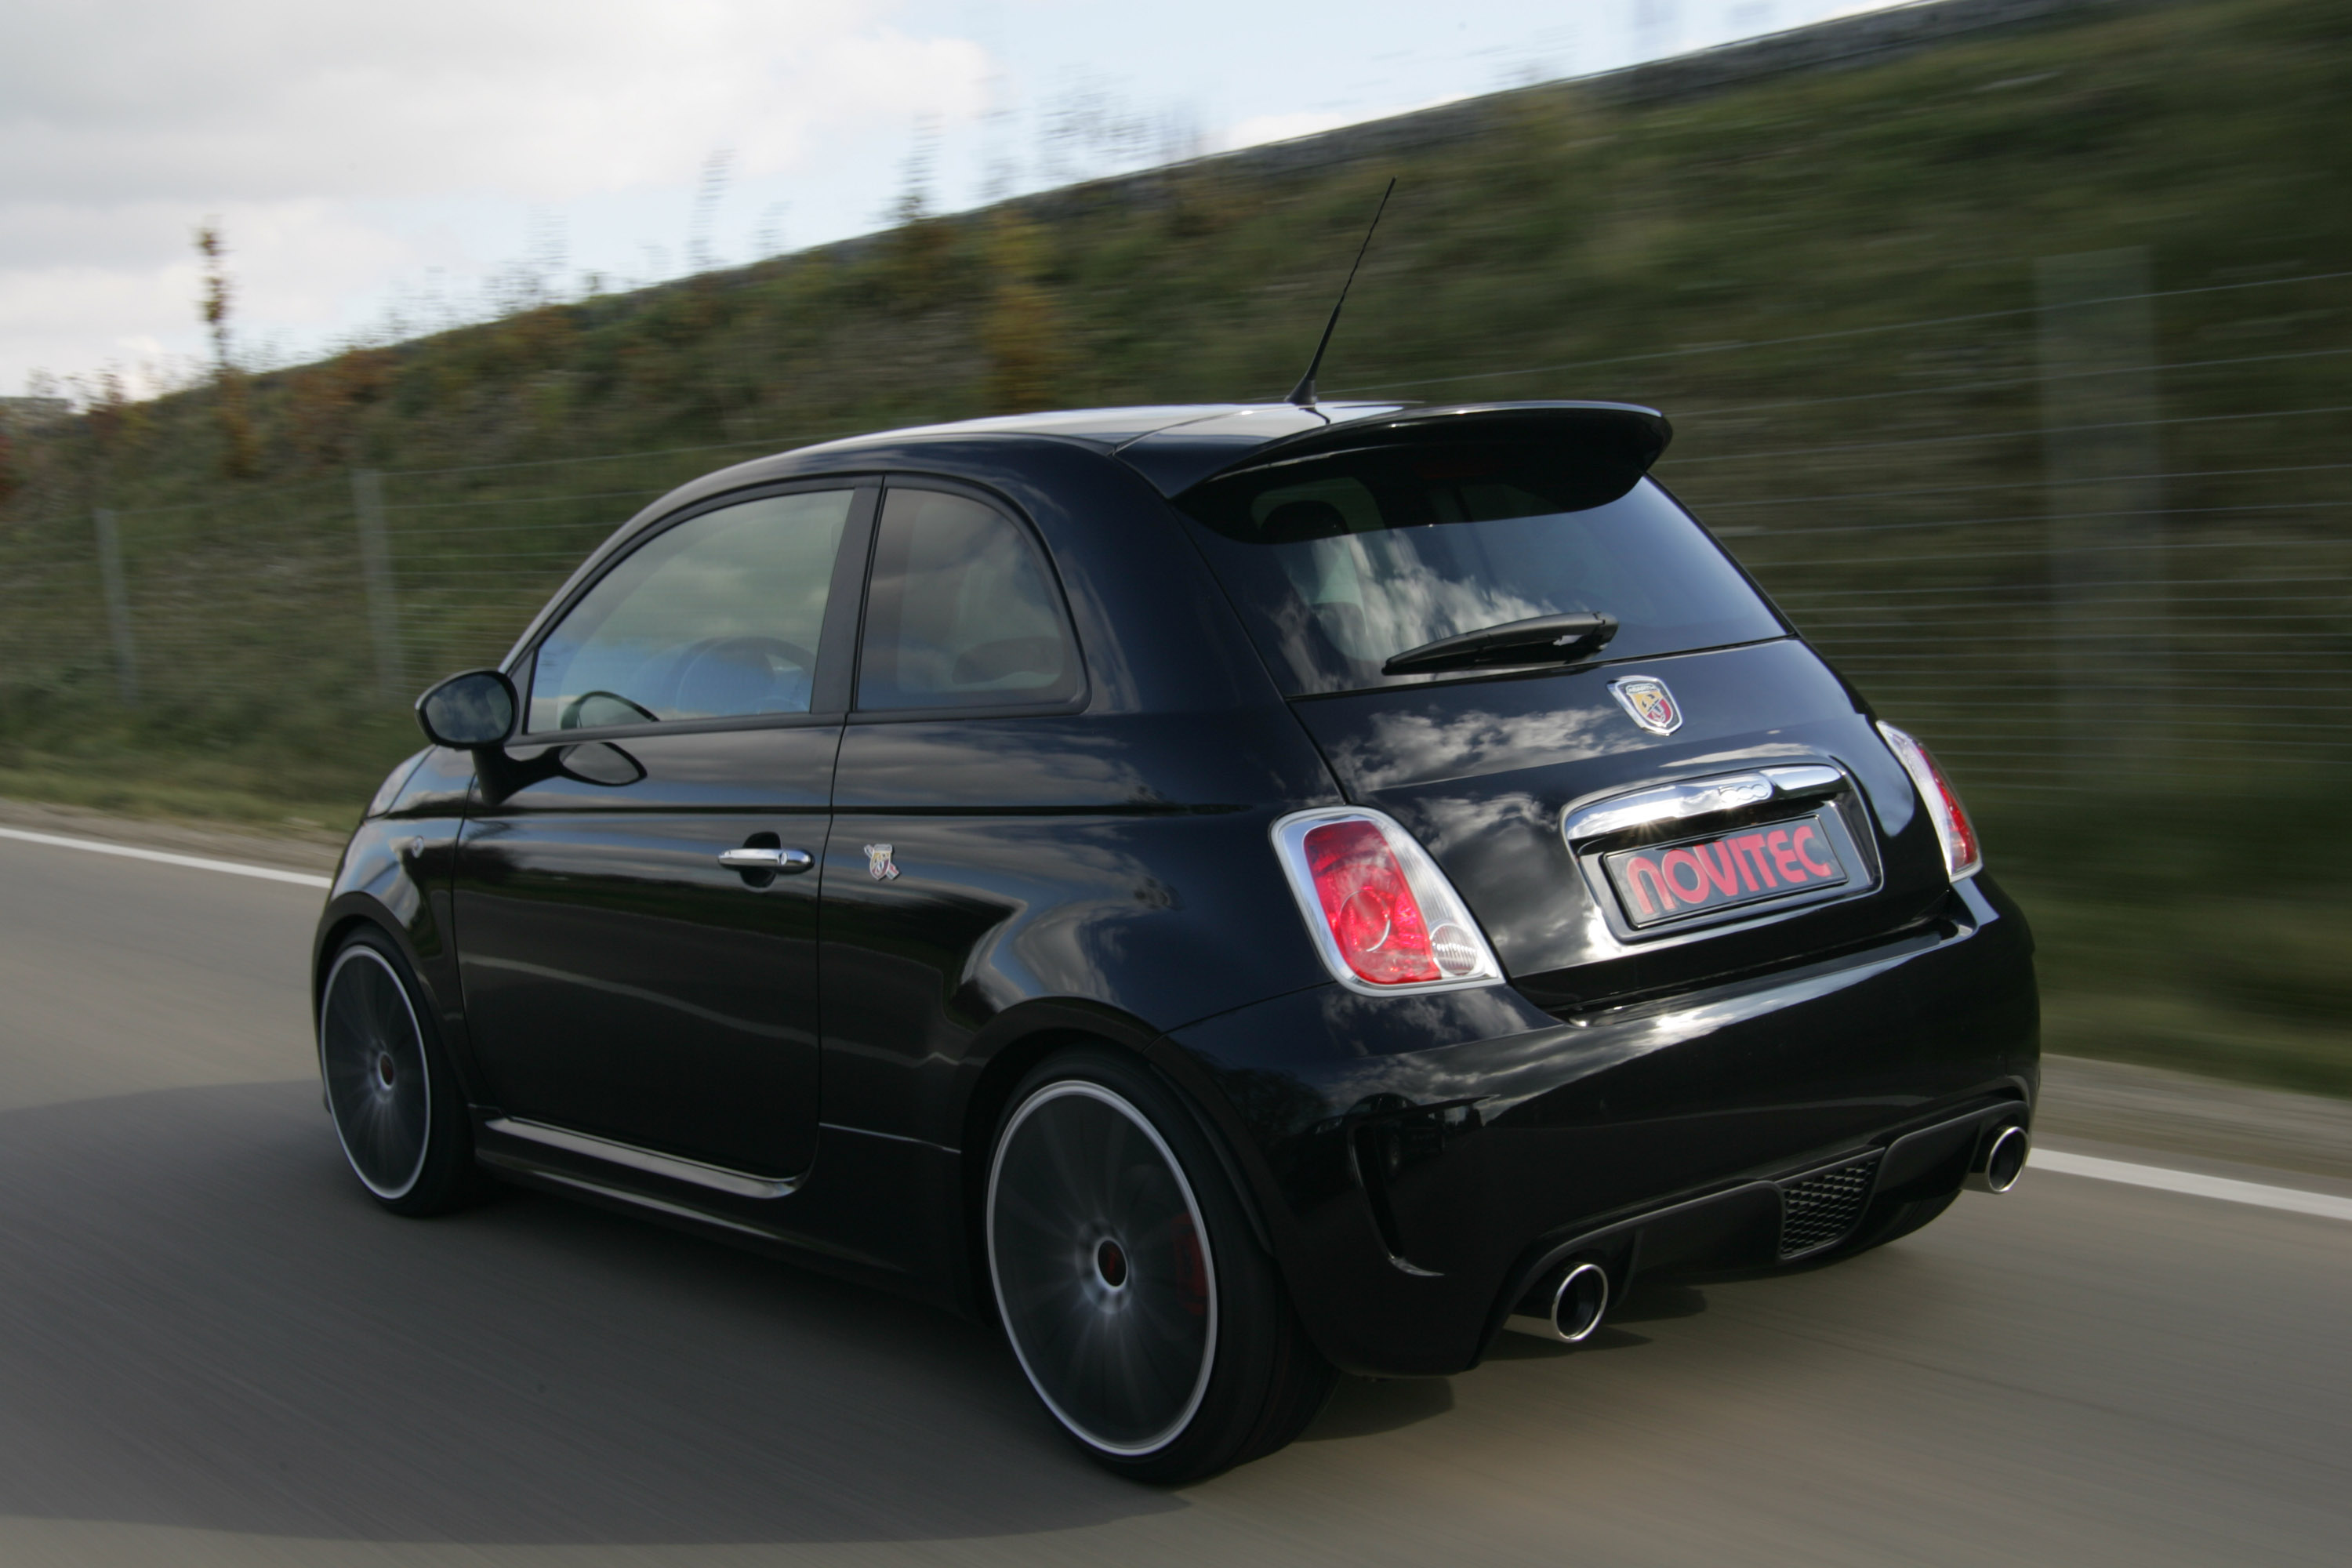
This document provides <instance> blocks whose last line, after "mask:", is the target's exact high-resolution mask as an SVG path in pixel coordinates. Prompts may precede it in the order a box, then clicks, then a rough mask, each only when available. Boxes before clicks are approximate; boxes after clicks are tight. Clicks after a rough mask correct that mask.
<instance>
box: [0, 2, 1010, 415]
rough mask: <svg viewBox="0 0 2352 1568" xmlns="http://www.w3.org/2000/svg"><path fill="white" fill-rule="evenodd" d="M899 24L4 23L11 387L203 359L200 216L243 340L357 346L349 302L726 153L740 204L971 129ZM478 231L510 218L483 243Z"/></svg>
mask: <svg viewBox="0 0 2352 1568" xmlns="http://www.w3.org/2000/svg"><path fill="white" fill-rule="evenodd" d="M901 9H902V7H901V6H900V5H896V4H887V3H884V0H661V3H659V4H654V3H651V0H571V3H569V4H565V5H554V4H549V3H517V0H407V3H406V4H404V5H397V6H383V5H336V4H331V3H330V4H324V5H321V4H319V3H318V0H203V3H201V4H193V5H192V4H188V3H187V0H126V3H118V4H98V5H93V4H89V3H88V0H82V3H79V4H76V3H70V0H9V4H8V5H6V6H5V10H4V11H0V385H7V384H11V383H16V382H21V381H22V379H23V377H24V375H25V374H26V371H28V370H29V369H31V368H32V367H35V366H46V367H48V368H51V369H54V370H57V371H59V372H65V373H76V372H84V373H86V372H88V371H90V370H93V369H96V368H97V367H98V365H99V364H100V363H104V362H105V361H107V360H109V359H116V360H120V359H123V358H126V357H130V356H131V353H132V351H131V345H132V344H142V345H143V344H145V343H147V342H152V343H154V344H155V345H156V352H157V353H159V354H160V353H188V352H191V351H192V350H193V349H194V347H195V346H196V344H197V331H196V324H195V321H194V305H193V300H194V296H195V291H196V279H195V271H194V264H193V257H192V255H191V253H190V250H189V240H190V235H191V231H192V229H193V227H194V225H195V224H196V223H198V222H200V221H202V220H203V219H205V217H207V216H219V217H220V218H221V220H222V222H223V225H224V227H225V228H226V232H227V235H228V237H229V241H230V243H231V246H232V247H233V249H234V254H233V258H232V269H233V272H234V274H235V276H236V281H237V284H238V289H239V295H240V300H239V310H238V313H239V315H240V317H241V318H242V320H243V321H245V323H246V324H247V328H248V332H247V336H248V340H253V339H259V338H263V337H267V336H269V335H272V334H280V335H282V334H286V333H289V332H290V333H292V334H294V335H296V336H297V337H301V336H304V335H305V334H307V335H308V336H309V337H310V338H312V339H315V337H316V336H317V335H318V333H319V332H320V331H325V330H328V329H330V328H331V327H333V326H335V325H337V324H339V323H340V324H341V325H345V326H348V325H349V324H351V322H352V317H353V315H354V314H355V311H354V295H355V294H373V295H379V296H380V295H381V293H382V292H383V289H384V288H385V286H386V284H387V283H388V282H389V281H390V280H392V279H396V278H402V277H406V278H409V279H412V280H413V279H414V278H415V274H416V273H417V272H419V271H421V270H422V269H423V268H425V267H428V266H441V267H445V268H449V269H450V271H451V272H452V273H453V274H459V275H464V274H477V275H478V274H479V273H481V272H482V271H484V270H486V269H488V268H489V267H490V266H491V265H493V264H494V262H495V261H496V260H497V259H498V258H499V255H511V254H513V253H514V252H515V251H516V250H518V249H520V245H519V244H518V243H516V241H518V240H519V239H520V225H517V224H514V223H513V222H512V221H511V215H512V213H513V210H514V208H515V207H516V206H517V205H520V204H523V203H536V204H548V205H557V206H560V205H562V204H564V203H567V202H572V201H577V200H582V199H603V198H612V197H618V196H625V195H628V194H629V193H633V192H635V193H644V192H646V191H673V190H676V189H677V188H681V187H685V186H688V185H689V184H691V183H692V181H693V180H694V178H695V176H696V173H697V171H698V166H699V165H700V163H701V162H702V160H703V159H704V158H705V157H707V156H708V155H709V153H711V152H712V151H713V150H714V149H718V148H729V149H731V150H732V151H733V153H734V159H733V169H734V172H735V174H736V177H737V179H738V180H739V181H747V180H756V179H759V178H761V177H762V176H769V177H775V176H786V177H789V176H791V175H793V174H795V173H799V172H804V171H808V170H811V169H824V168H825V167H827V166H828V165H832V164H837V163H840V162H841V161H843V159H844V158H845V155H846V154H850V153H866V154H868V155H870V153H871V151H872V147H873V143H874V142H876V141H877V139H881V140H887V141H888V142H891V144H892V145H893V147H895V146H897V145H898V143H899V142H901V141H902V140H903V138H904V136H905V133H906V131H907V128H908V125H909V124H910V123H911V122H912V121H913V120H914V119H915V117H916V116H918V115H931V116H935V117H937V118H938V119H939V120H940V121H943V122H946V123H948V124H954V123H956V122H959V121H964V120H968V119H970V118H971V117H972V116H974V115H976V114H977V113H978V112H979V111H980V110H982V108H983V107H984V96H985V86H984V84H985V81H986V79H987V77H988V75H989V71H990V64H989V61H988V59H987V58H986V56H985V54H984V53H983V51H982V49H981V48H980V47H979V46H977V45H975V44H973V43H971V42H970V41H968V40H966V39H962V38H959V37H945V36H918V35H916V34H914V33H911V32H908V31H907V30H904V29H902V28H900V27H899V26H894V25H893V21H892V16H893V14H894V13H896V12H898V11H899V10H901ZM469 204H471V206H472V207H473V208H474V209H476V210H473V211H467V208H468V205H469ZM877 205H878V204H877ZM427 207H446V208H449V209H451V210H450V211H448V212H446V213H444V214H442V215H441V216H437V217H436V216H428V215H427V214H425V213H424V212H422V211H420V210H417V209H420V208H427ZM484 208H488V209H490V210H493V211H495V212H496V213H498V214H499V216H498V217H497V218H495V219H492V220H490V222H489V224H488V227H489V228H490V229H492V230H494V231H495V232H496V233H497V235H498V236H499V237H498V238H496V239H493V240H489V241H488V242H485V240H484V237H483V235H484V231H485V226H484V225H483V224H482V223H481V222H480V221H478V220H479V219H480V218H481V216H482V214H481V210H480V209H484ZM469 228H470V232H461V231H465V230H468V229H469ZM509 230H513V231H515V232H514V233H513V234H512V235H511V237H509V232H508V231H509ZM486 243H487V244H488V246H491V247H499V248H498V249H497V251H496V252H495V253H491V254H486V253H485V246H486ZM9 389H10V390H13V389H14V388H13V386H11V387H9Z"/></svg>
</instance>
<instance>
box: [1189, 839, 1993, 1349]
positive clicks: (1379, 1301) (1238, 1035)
mask: <svg viewBox="0 0 2352 1568" xmlns="http://www.w3.org/2000/svg"><path fill="white" fill-rule="evenodd" d="M2038 1034H2039V1029H2038V1009H2037V1005H2036V999H2035V991H2034V984H2033V972H2032V941H2031V938H2030V936H2029V935H2028V933H2027V931H2026V929H2025V924H2024V921H2022V919H2021V918H2020V917H2019V916H2018V914H2017V911H2016V910H2015V908H2014V907H2013V906H2012V905H2011V904H2010V903H2009V902H2008V901H2007V900H2006V899H2005V898H2004V897H2003V896H2002V895H2001V893H2000V890H1999V889H1997V888H1995V887H1994V886H1993V885H1992V884H1991V883H1990V881H1987V880H1986V879H1982V878H1977V879H1971V881H1970V882H1969V883H1966V884H1963V886H1962V887H1961V888H1960V889H1958V890H1956V891H1955V893H1954V894H1953V896H1952V899H1951V901H1950V904H1949V906H1948V918H1946V919H1945V920H1943V921H1941V922H1940V923H1939V924H1937V925H1935V926H1932V927H1929V928H1927V929H1924V930H1921V931H1915V932H1913V933H1912V934H1910V935H1908V936H1906V937H1905V938H1903V939H1901V940H1898V941H1894V942H1888V943H1885V944H1884V945H1882V946H1879V947H1876V948H1872V949H1868V950H1865V951H1863V952H1854V953H1849V954H1846V955H1843V956H1841V957H1838V958H1835V959H1832V960H1829V961H1825V962H1822V963H1815V964H1811V965H1809V966H1806V967H1802V968H1796V969H1790V970H1786V971H1781V972H1779V973H1772V974H1769V975H1766V976H1762V977H1759V978H1755V979H1749V980H1744V981H1740V982H1738V983H1735V984H1724V985H1719V986H1716V987H1711V988H1707V989H1704V990H1700V991H1696V992H1692V993H1688V994H1683V995H1680V996H1676V997H1674V998H1672V999H1669V1000H1666V1001H1662V1002H1657V1003H1654V1004H1649V1005H1637V1006H1628V1007H1622V1008H1614V1009H1609V1010H1605V1011H1601V1012H1597V1013H1594V1014H1592V1015H1591V1016H1580V1017H1577V1018H1572V1019H1570V1020H1567V1021H1563V1020H1561V1019H1559V1018H1555V1017H1553V1016H1550V1015H1549V1014H1547V1013H1545V1012H1543V1011H1541V1010H1539V1009H1538V1008H1537V1007H1535V1006H1534V1005H1532V1004H1531V1003H1529V1002H1528V1001H1527V1000H1526V998H1524V997H1523V996H1521V995H1520V994H1518V993H1517V992H1516V991H1514V990H1513V989H1511V988H1510V987H1508V986H1493V987H1487V988H1484V989H1480V990H1473V991H1462V992H1450V993H1439V994H1429V995H1422V996H1405V997H1368V996H1362V995H1358V994H1354V993H1352V992H1349V991H1345V990H1343V989H1341V988H1339V987H1338V986H1336V985H1335V986H1328V987H1318V988H1317V989H1315V990H1311V991H1306V992H1300V993H1297V994H1292V995H1288V996H1284V997H1278V998H1276V999H1274V1000H1272V1001H1269V1002H1265V1003H1262V1004H1260V1005H1256V1006H1254V1007H1249V1008H1244V1009H1242V1010H1240V1011H1238V1012H1234V1013H1230V1014H1225V1015H1223V1016H1219V1017H1216V1018H1213V1019H1209V1020H1207V1021H1205V1022H1203V1023H1201V1024H1198V1025H1195V1026H1192V1027H1190V1028H1187V1029H1184V1030H1181V1031H1179V1032H1178V1033H1177V1034H1176V1035H1175V1036H1173V1037H1171V1040H1170V1041H1169V1042H1166V1044H1167V1045H1172V1046H1173V1047H1177V1054H1176V1056H1175V1058H1173V1059H1171V1062H1170V1065H1171V1067H1172V1068H1178V1070H1180V1071H1181V1073H1182V1074H1183V1076H1185V1077H1187V1078H1192V1079H1196V1081H1200V1082H1201V1087H1202V1088H1204V1089H1206V1088H1212V1087H1213V1089H1216V1090H1217V1091H1218V1092H1217V1093H1215V1094H1214V1095H1213V1096H1210V1097H1209V1098H1210V1099H1211V1100H1212V1103H1213V1105H1214V1109H1215V1112H1216V1114H1217V1115H1218V1117H1219V1119H1220V1120H1221V1121H1224V1122H1225V1123H1226V1124H1227V1126H1226V1130H1227V1131H1228V1133H1229V1134H1230V1135H1231V1141H1232V1142H1234V1145H1235V1146H1236V1150H1237V1152H1238V1154H1239V1156H1240V1160H1241V1163H1242V1164H1243V1166H1244V1175H1245V1176H1246V1178H1247V1179H1248V1180H1249V1183H1250V1184H1251V1185H1252V1186H1253V1187H1254V1188H1255V1189H1256V1194H1257V1196H1258V1199H1259V1202H1260V1206H1261V1208H1262V1209H1263V1210H1264V1213H1265V1220H1266V1225H1267V1230H1268V1233H1269V1238H1270V1239H1271V1241H1272V1242H1273V1244H1274V1247H1275V1250H1276V1253H1277V1255H1278V1256H1279V1257H1280V1258H1281V1261H1282V1264H1283V1268H1284V1270H1285V1273H1286V1277H1287V1279H1289V1282H1290V1285H1291V1289H1292V1294H1293V1297H1294V1299H1295V1300H1296V1301H1297V1305H1298V1309H1299V1310H1300V1313H1301V1315H1302V1316H1303V1317H1304V1319H1305V1321H1306V1322H1307V1328H1308V1331H1310V1333H1312V1335H1313V1336H1314V1338H1315V1340H1316V1342H1317V1343H1318V1345H1319V1346H1320V1347H1321V1348H1322V1350H1323V1352H1324V1353H1325V1354H1326V1355H1328V1356H1329V1357H1330V1358H1331V1359H1332V1360H1333V1361H1334V1362H1336V1363H1339V1365H1340V1366H1342V1367H1346V1368H1348V1369H1349V1370H1352V1371H1359V1372H1370V1373H1389V1374H1411V1373H1451V1372H1456V1371H1460V1370H1462V1369H1464V1368H1466V1367H1468V1366H1471V1365H1474V1364H1475V1363H1476V1362H1477V1360H1478V1358H1479V1357H1480V1355H1482V1354H1483V1353H1484V1352H1485V1350H1486V1345H1487V1343H1488V1342H1489V1341H1490V1340H1491V1339H1492V1337H1493V1335H1494V1333H1495V1331H1496V1329H1497V1328H1498V1327H1499V1325H1500V1323H1501V1321H1502V1319H1503V1317H1504V1315H1505V1314H1506V1313H1507V1311H1508V1310H1509V1309H1510V1308H1511V1306H1512V1304H1513V1303H1514V1302H1516V1301H1517V1300H1518V1298H1519V1296H1520V1294H1521V1292H1523V1291H1524V1290H1525V1289H1527V1287H1528V1284H1529V1283H1530V1282H1531V1281H1533V1280H1535V1279H1538V1278H1539V1277H1540V1276H1541V1274H1542V1272H1543V1271H1544V1270H1545V1269H1546V1268H1549V1267H1552V1266H1553V1265H1554V1264H1555V1263H1556V1262H1557V1261H1558V1260H1559V1259H1561V1258H1566V1257H1569V1256H1571V1255H1576V1256H1595V1257H1605V1258H1608V1259H1610V1260H1611V1261H1612V1263H1613V1265H1614V1269H1613V1271H1614V1272H1616V1273H1617V1274H1618V1275H1619V1276H1620V1277H1619V1278H1618V1279H1614V1280H1612V1284H1614V1285H1616V1286H1617V1287H1618V1288H1620V1289H1622V1285H1623V1284H1624V1283H1625V1282H1626V1278H1625V1277H1626V1276H1629V1275H1632V1274H1638V1273H1649V1272H1655V1271H1658V1270H1663V1269H1668V1268H1726V1267H1748V1266H1756V1265H1763V1266H1769V1265H1771V1264H1772V1263H1773V1262H1775V1261H1776V1260H1778V1259H1780V1258H1782V1257H1783V1256H1784V1254H1785V1253H1786V1252H1787V1248H1786V1246H1785V1245H1784V1243H1785V1242H1786V1241H1787V1240H1788V1239H1790V1237H1794V1238H1795V1239H1797V1240H1800V1241H1801V1242H1803V1243H1804V1247H1801V1249H1800V1250H1801V1251H1805V1250H1806V1249H1809V1251H1807V1255H1827V1254H1831V1253H1834V1252H1836V1251H1837V1250H1839V1249H1840V1247H1844V1246H1851V1245H1854V1244H1855V1243H1857V1242H1858V1241H1860V1240H1863V1239H1866V1238H1867V1237H1868V1236H1869V1235H1870V1233H1871V1231H1872V1230H1873V1229H1874V1227H1878V1226H1882V1225H1883V1224H1884V1223H1885V1221H1886V1219H1887V1218H1888V1217H1889V1215H1891V1214H1892V1213H1893V1212H1894V1211H1895V1208H1896V1207H1897V1205H1902V1204H1905V1203H1907V1202H1912V1201H1916V1200H1917V1199H1920V1198H1929V1197H1935V1196H1938V1195H1941V1194H1943V1193H1947V1192H1949V1191H1951V1190H1953V1189H1954V1188H1956V1187H1958V1185H1959V1183H1960V1180H1961V1178H1962V1176H1963V1175H1964V1174H1965V1173H1966V1153H1967V1152H1968V1150H1969V1147H1971V1146H1972V1145H1973V1142H1974V1141H1975V1138H1976V1135H1977V1130H1978V1129H1979V1127H1980V1126H1981V1125H1982V1124H1984V1123H1986V1122H1987V1121H1990V1122H1999V1121H2018V1122H2024V1121H2029V1120H2030V1117H2031V1114H2032V1100H2033V1096H2034V1092H2035V1089H2036V1087H2037V1084H2038V1076H2039V1074H2038V1060H2039V1043H2038ZM1163 1049H1164V1047H1163ZM1218 1102H1222V1103H1218ZM1909 1134H1920V1136H1916V1137H1911V1138H1910V1139H1909V1142H1902V1141H1903V1140H1905V1139H1906V1135H1909ZM1898 1144H1900V1147H1899V1148H1898V1147H1897V1145H1898ZM1956 1150H1957V1151H1958V1153H1956V1152H1955V1151H1956ZM1890 1151H1892V1152H1890ZM1857 1164H1864V1165H1866V1170H1864V1171H1862V1172H1859V1173H1857V1172H1855V1171H1853V1169H1852V1167H1854V1166H1856V1165H1857ZM1827 1170H1845V1171H1846V1174H1845V1175H1844V1176H1843V1177H1841V1178H1839V1180H1838V1181H1835V1182H1832V1183H1831V1185H1832V1187H1834V1186H1837V1185H1839V1183H1840V1182H1843V1184H1845V1186H1847V1187H1852V1186H1853V1184H1854V1183H1856V1182H1860V1183H1861V1186H1860V1189H1859V1190H1860V1193H1861V1196H1860V1199H1859V1202H1858V1205H1854V1204H1853V1203H1849V1208H1850V1209H1851V1212H1852V1213H1853V1215H1854V1216H1855V1217H1854V1223H1853V1224H1852V1225H1851V1226H1844V1224H1843V1215H1844V1214H1845V1213H1846V1212H1847V1211H1846V1210H1843V1209H1842V1210H1839V1211H1837V1216H1836V1224H1835V1225H1834V1226H1832V1233H1829V1234H1831V1239H1830V1240H1828V1241H1826V1242H1823V1241H1821V1240H1819V1239H1818V1236H1819V1234H1823V1233H1819V1232H1816V1233H1808V1234H1807V1235H1805V1236H1799V1235H1798V1234H1797V1233H1796V1232H1790V1234H1789V1237H1784V1234H1783V1213H1782V1211H1783V1208H1784V1206H1788V1207H1790V1212H1791V1213H1792V1214H1793V1213H1794V1212H1795V1206H1794V1205H1784V1203H1783V1200H1782V1198H1781V1195H1780V1192H1781V1189H1780V1186H1779V1185H1777V1184H1780V1183H1786V1182H1788V1181H1790V1179H1791V1178H1797V1177H1802V1176H1805V1175H1807V1174H1809V1173H1817V1172H1822V1171H1827ZM1807 1190H1808V1191H1810V1190H1811V1189H1807ZM1841 1226H1842V1227H1843V1228H1839V1227H1841Z"/></svg>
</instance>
